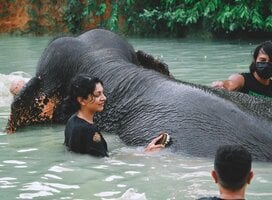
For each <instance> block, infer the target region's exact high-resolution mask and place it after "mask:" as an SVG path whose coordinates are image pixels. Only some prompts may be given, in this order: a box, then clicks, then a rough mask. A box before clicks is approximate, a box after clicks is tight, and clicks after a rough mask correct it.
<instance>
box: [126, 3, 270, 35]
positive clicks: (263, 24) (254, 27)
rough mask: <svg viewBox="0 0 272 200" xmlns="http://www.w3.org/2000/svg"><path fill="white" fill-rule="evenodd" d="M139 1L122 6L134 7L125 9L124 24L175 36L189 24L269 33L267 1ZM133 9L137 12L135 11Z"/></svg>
mask: <svg viewBox="0 0 272 200" xmlns="http://www.w3.org/2000/svg"><path fill="white" fill-rule="evenodd" d="M142 2H143V3H139V2H137V1H129V2H128V3H127V5H126V6H127V7H128V6H130V7H133V8H136V9H134V10H132V12H127V14H126V15H127V17H128V19H129V20H128V24H130V25H133V23H134V24H135V23H136V24H138V25H140V27H141V28H142V29H144V31H145V32H146V33H149V34H156V33H169V34H172V35H178V34H179V31H184V30H186V29H189V28H190V27H198V29H206V30H210V31H212V32H218V31H219V32H225V33H234V32H241V31H244V32H254V31H259V32H260V31H263V32H264V31H267V32H272V26H271V23H272V22H271V20H272V4H271V1H270V0H262V1H260V0H232V1H227V0H158V1H145V0H143V1H142ZM128 4H129V5H128ZM123 6H124V5H123ZM126 9H127V10H128V8H126ZM136 12H137V14H138V15H136V14H135V13H136ZM132 22H133V23H132ZM133 27H134V28H133V30H134V31H138V33H140V34H141V33H142V32H141V30H139V29H137V28H135V25H134V26H133Z"/></svg>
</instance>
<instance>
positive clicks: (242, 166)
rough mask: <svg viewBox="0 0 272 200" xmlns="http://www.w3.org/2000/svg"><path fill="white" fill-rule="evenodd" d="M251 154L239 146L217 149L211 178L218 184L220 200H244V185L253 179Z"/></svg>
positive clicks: (225, 146) (226, 146)
mask: <svg viewBox="0 0 272 200" xmlns="http://www.w3.org/2000/svg"><path fill="white" fill-rule="evenodd" d="M251 163H252V157H251V154H250V153H249V152H248V151H247V150H246V149H245V148H244V147H242V146H240V145H224V146H220V147H219V148H218V149H217V152H216V155H215V160H214V170H213V171H212V177H213V179H214V181H215V183H217V184H218V187H219V191H220V198H221V199H244V198H245V189H246V185H247V184H249V183H250V181H251V180H252V177H253V172H252V170H251Z"/></svg>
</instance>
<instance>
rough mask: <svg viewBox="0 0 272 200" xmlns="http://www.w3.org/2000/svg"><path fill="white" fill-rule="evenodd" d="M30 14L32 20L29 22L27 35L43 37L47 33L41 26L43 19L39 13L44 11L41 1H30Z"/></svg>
mask: <svg viewBox="0 0 272 200" xmlns="http://www.w3.org/2000/svg"><path fill="white" fill-rule="evenodd" d="M28 2H29V6H28V14H29V16H30V18H31V20H29V21H28V22H27V25H28V29H27V30H26V31H25V32H26V33H34V34H37V35H41V34H43V33H45V29H44V27H42V26H41V24H40V18H41V17H42V16H41V15H40V13H39V11H40V10H41V9H42V7H43V4H42V1H41V0H28Z"/></svg>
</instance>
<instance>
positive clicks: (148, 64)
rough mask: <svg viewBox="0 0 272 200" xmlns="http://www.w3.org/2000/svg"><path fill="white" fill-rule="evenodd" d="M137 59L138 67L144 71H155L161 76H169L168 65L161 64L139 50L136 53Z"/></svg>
mask: <svg viewBox="0 0 272 200" xmlns="http://www.w3.org/2000/svg"><path fill="white" fill-rule="evenodd" d="M136 55H137V59H138V61H139V63H140V65H141V66H142V67H143V68H146V69H153V70H155V71H158V72H160V73H161V74H165V75H167V76H171V75H170V72H169V69H168V65H167V64H166V63H164V62H162V61H161V60H159V59H156V58H154V57H153V56H152V55H150V54H147V53H145V52H143V51H141V50H138V51H136Z"/></svg>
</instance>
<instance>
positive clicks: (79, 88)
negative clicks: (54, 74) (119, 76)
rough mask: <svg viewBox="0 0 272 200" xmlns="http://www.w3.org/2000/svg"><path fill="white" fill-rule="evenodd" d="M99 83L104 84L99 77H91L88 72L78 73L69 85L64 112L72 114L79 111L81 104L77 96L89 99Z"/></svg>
mask: <svg viewBox="0 0 272 200" xmlns="http://www.w3.org/2000/svg"><path fill="white" fill-rule="evenodd" d="M98 83H100V84H101V85H102V86H103V82H102V81H101V80H100V79H99V78H97V77H91V76H89V75H86V74H78V75H76V76H75V77H74V78H73V79H72V81H71V83H70V85H69V88H68V96H67V97H66V98H65V99H64V105H63V109H64V112H65V113H67V114H68V113H69V114H71V113H74V112H76V111H78V110H79V108H80V104H79V102H78V101H77V97H82V98H83V99H87V98H88V96H89V95H90V94H93V92H94V91H95V87H96V84H98Z"/></svg>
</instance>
